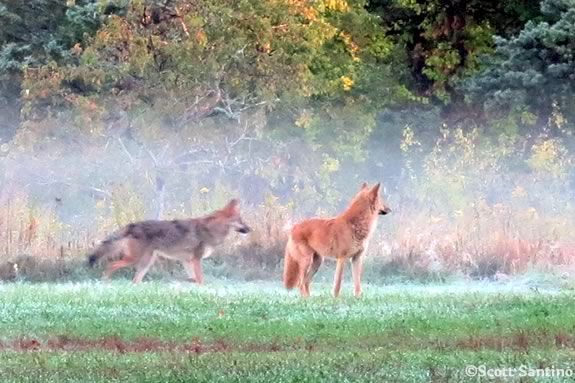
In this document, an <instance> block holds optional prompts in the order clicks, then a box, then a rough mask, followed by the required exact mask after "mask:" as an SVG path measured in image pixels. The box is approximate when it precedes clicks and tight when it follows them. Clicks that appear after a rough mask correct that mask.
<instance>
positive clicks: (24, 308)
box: [0, 281, 575, 383]
mask: <svg viewBox="0 0 575 383" xmlns="http://www.w3.org/2000/svg"><path fill="white" fill-rule="evenodd" d="M345 287H347V288H348V290H349V286H345ZM328 292H329V286H327V285H325V284H318V285H316V286H314V291H313V292H312V294H315V296H313V297H312V298H311V299H308V300H300V299H299V297H298V296H297V294H296V293H295V292H293V293H289V294H288V293H287V292H286V291H284V290H283V289H281V287H279V286H278V284H276V283H268V282H257V283H226V282H225V281H210V284H209V285H207V286H204V287H197V286H194V285H191V284H186V283H182V282H163V283H162V282H147V283H144V284H142V285H139V286H133V285H131V284H130V283H129V282H127V281H126V282H124V281H115V282H112V283H109V284H105V283H100V282H86V283H62V284H49V283H47V284H25V283H16V284H4V285H0V337H1V338H0V341H1V344H0V346H1V352H0V381H1V382H166V381H175V382H208V381H210V382H211V381H218V382H228V381H233V382H241V381H255V382H266V383H272V382H334V381H338V382H339V381H347V382H353V381H373V382H385V381H394V382H428V381H438V382H460V381H478V378H473V377H470V376H466V374H465V367H466V366H468V365H475V366H486V368H512V367H515V368H522V366H527V367H530V368H537V369H544V368H555V369H569V368H573V369H575V295H574V294H573V292H572V291H570V290H561V289H543V288H541V289H530V288H529V287H528V286H525V285H523V284H485V285H484V284H475V283H472V284H463V283H455V284H449V285H426V286H424V285H422V286H404V285H390V286H370V285H367V286H365V295H364V296H363V297H362V298H361V299H359V300H357V299H354V298H353V297H351V296H344V297H341V298H339V299H334V298H331V297H330V296H329V294H328ZM346 293H347V294H349V291H346ZM490 381H568V378H565V377H555V378H551V379H547V380H545V379H543V378H541V377H535V378H533V377H531V378H526V379H523V380H519V378H516V380H512V379H511V378H495V379H492V380H490Z"/></svg>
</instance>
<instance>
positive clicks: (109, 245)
mask: <svg viewBox="0 0 575 383" xmlns="http://www.w3.org/2000/svg"><path fill="white" fill-rule="evenodd" d="M121 238H123V232H122V231H120V232H117V233H114V234H113V235H111V236H110V237H108V238H106V239H105V240H104V241H102V243H100V245H98V247H96V249H94V251H93V252H92V253H91V254H89V255H88V266H90V267H94V265H95V264H96V262H98V260H99V259H100V258H102V257H104V256H107V255H108V254H110V253H112V252H113V251H115V250H116V241H118V240H119V239H121Z"/></svg>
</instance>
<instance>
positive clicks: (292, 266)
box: [284, 239, 299, 289]
mask: <svg viewBox="0 0 575 383" xmlns="http://www.w3.org/2000/svg"><path fill="white" fill-rule="evenodd" d="M290 247H291V239H290V240H289V241H288V243H287V245H286V251H285V258H284V286H285V287H286V288H287V289H293V288H294V287H295V286H296V284H297V282H298V278H299V264H298V262H297V261H296V260H295V259H294V258H293V257H292V256H291V254H290Z"/></svg>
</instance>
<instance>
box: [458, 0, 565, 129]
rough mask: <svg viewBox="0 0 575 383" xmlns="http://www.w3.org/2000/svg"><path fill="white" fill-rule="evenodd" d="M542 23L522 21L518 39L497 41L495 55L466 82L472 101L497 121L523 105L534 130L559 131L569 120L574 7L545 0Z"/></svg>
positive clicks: (487, 58)
mask: <svg viewBox="0 0 575 383" xmlns="http://www.w3.org/2000/svg"><path fill="white" fill-rule="evenodd" d="M541 10H542V12H543V13H544V14H545V16H546V21H541V22H538V23H535V22H528V23H527V24H526V26H525V28H524V29H523V30H522V31H521V32H520V33H519V35H518V36H516V37H512V38H509V39H505V38H498V39H497V40H496V43H497V48H496V52H495V55H494V56H492V57H486V58H485V60H486V64H485V69H484V70H483V71H482V72H481V73H479V74H478V75H477V76H475V77H473V78H471V79H470V80H469V81H468V82H467V87H468V89H469V90H470V92H471V94H472V95H473V97H475V99H476V100H477V101H476V102H480V103H483V104H484V105H485V107H486V109H487V110H488V111H489V112H491V113H493V114H495V116H498V115H499V116H501V115H502V114H503V115H505V114H508V113H513V112H517V111H518V110H521V109H522V106H523V105H524V106H526V107H527V109H528V111H529V112H531V113H533V114H534V115H535V116H536V117H537V120H536V121H535V122H536V123H537V127H539V128H540V127H542V126H544V125H546V124H549V125H550V126H552V127H555V128H558V129H559V130H560V129H561V128H562V126H561V125H564V121H563V119H564V117H562V116H565V117H567V118H569V120H572V119H573V116H574V115H573V105H574V104H573V94H574V92H575V62H574V58H573V52H574V49H573V46H574V44H575V4H574V3H572V2H570V1H563V0H546V1H544V2H543V3H542V5H541Z"/></svg>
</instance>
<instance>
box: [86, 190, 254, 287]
mask: <svg viewBox="0 0 575 383" xmlns="http://www.w3.org/2000/svg"><path fill="white" fill-rule="evenodd" d="M230 230H234V231H237V232H239V233H249V232H250V231H251V229H250V227H249V226H248V225H246V224H245V223H244V222H243V221H242V219H241V217H240V211H239V202H238V200H235V199H233V200H231V201H230V202H229V203H228V204H227V205H226V206H225V207H224V208H223V209H221V210H217V211H215V212H213V213H211V214H209V215H206V216H204V217H201V218H191V219H181V220H172V221H142V222H136V223H131V224H129V225H127V226H125V227H123V228H122V229H120V230H119V231H118V232H116V233H115V234H113V235H112V236H110V237H109V238H107V239H106V240H105V241H103V242H102V243H101V244H100V246H98V248H97V249H96V250H95V251H94V253H92V254H91V255H90V256H89V257H88V263H89V264H90V265H91V266H93V265H94V264H95V263H96V261H98V259H100V258H102V257H107V256H119V257H120V259H119V260H117V261H114V262H111V263H110V264H109V265H108V266H107V268H106V270H105V271H104V278H109V277H110V276H111V275H112V273H114V272H115V271H116V270H118V269H120V268H122V267H126V266H135V267H136V274H135V275H134V279H133V282H134V283H139V282H141V281H142V279H143V278H144V276H145V275H146V273H147V272H148V270H149V268H150V267H151V266H152V264H153V263H154V261H155V260H156V257H157V256H162V257H164V258H170V259H174V260H177V261H179V262H181V263H182V265H183V266H184V269H185V270H186V273H187V274H188V276H189V278H190V280H191V281H195V282H197V283H199V284H202V283H203V281H204V276H203V273H202V265H201V260H202V258H207V257H209V256H210V254H211V252H212V251H213V249H214V248H215V247H216V246H217V245H220V244H221V243H222V242H223V241H224V239H225V238H226V237H227V235H228V234H229V232H230Z"/></svg>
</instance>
